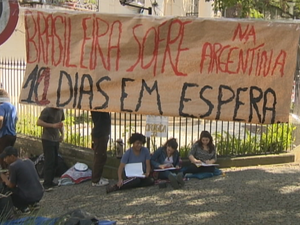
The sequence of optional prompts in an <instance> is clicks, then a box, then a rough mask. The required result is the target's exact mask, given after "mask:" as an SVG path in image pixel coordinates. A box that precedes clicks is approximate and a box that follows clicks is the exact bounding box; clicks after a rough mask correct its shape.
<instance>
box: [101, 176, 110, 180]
mask: <svg viewBox="0 0 300 225" xmlns="http://www.w3.org/2000/svg"><path fill="white" fill-rule="evenodd" d="M100 180H106V181H109V179H107V178H104V177H101V179H100Z"/></svg>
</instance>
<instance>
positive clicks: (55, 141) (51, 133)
mask: <svg viewBox="0 0 300 225" xmlns="http://www.w3.org/2000/svg"><path fill="white" fill-rule="evenodd" d="M64 120H65V115H64V111H63V110H62V109H59V108H54V107H46V108H44V109H43V110H42V112H41V114H40V117H39V119H38V120H37V125H38V126H41V127H43V134H42V145H43V153H44V163H45V164H44V183H43V186H44V189H45V191H49V190H51V189H52V188H53V187H55V186H57V183H55V182H53V180H54V177H55V172H56V168H57V165H58V149H59V143H60V142H61V141H63V139H64V129H63V123H62V121H64Z"/></svg>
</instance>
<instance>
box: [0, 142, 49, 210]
mask: <svg viewBox="0 0 300 225" xmlns="http://www.w3.org/2000/svg"><path fill="white" fill-rule="evenodd" d="M0 158H2V159H3V160H4V161H5V162H6V163H7V164H8V165H9V166H8V172H9V178H8V177H7V175H6V174H4V173H1V179H2V181H3V182H4V183H5V185H6V186H7V188H9V189H11V191H12V195H11V199H12V202H13V205H14V206H15V207H16V208H17V209H19V210H21V212H23V213H29V212H30V209H29V208H28V207H29V206H32V207H37V206H38V202H39V201H40V200H41V199H42V197H43V194H44V189H43V187H42V185H41V183H40V180H39V177H38V174H37V172H36V169H35V167H34V164H33V162H32V161H31V160H29V159H25V160H22V159H20V158H19V157H18V150H17V149H16V148H14V147H12V146H8V147H6V148H5V149H4V150H3V152H2V154H1V155H0Z"/></svg>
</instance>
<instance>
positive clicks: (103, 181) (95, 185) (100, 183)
mask: <svg viewBox="0 0 300 225" xmlns="http://www.w3.org/2000/svg"><path fill="white" fill-rule="evenodd" d="M108 184H109V181H108V180H107V179H102V178H101V179H100V180H99V182H97V183H93V182H92V186H93V187H102V186H105V185H108Z"/></svg>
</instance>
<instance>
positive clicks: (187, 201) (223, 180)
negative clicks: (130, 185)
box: [37, 163, 300, 225]
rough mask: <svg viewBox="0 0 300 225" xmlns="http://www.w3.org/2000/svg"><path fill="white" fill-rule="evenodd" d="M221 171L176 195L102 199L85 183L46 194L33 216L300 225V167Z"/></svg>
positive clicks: (162, 192)
mask: <svg viewBox="0 0 300 225" xmlns="http://www.w3.org/2000/svg"><path fill="white" fill-rule="evenodd" d="M223 171H224V172H225V175H224V176H219V177H214V178H208V179H205V180H196V179H191V180H189V181H187V182H186V184H185V187H184V188H183V189H180V190H173V189H172V188H171V187H170V186H168V187H167V188H164V189H159V188H158V185H155V186H152V187H147V188H139V189H134V190H127V191H119V192H113V193H110V194H106V192H105V187H92V186H91V183H90V182H85V183H82V184H78V185H72V186H62V187H57V188H55V190H54V191H52V192H47V193H45V196H44V198H43V200H42V201H41V210H40V211H39V212H38V213H37V214H38V215H40V216H46V217H52V218H54V217H58V216H60V215H62V214H64V213H66V212H68V211H70V210H74V209H78V208H80V209H82V210H84V211H86V212H89V213H91V214H92V215H94V216H96V217H97V218H98V219H100V220H104V219H109V220H115V221H117V225H120V224H130V225H133V224H160V225H162V224H172V225H173V224H178V225H181V224H189V225H190V224H195V225H199V224H205V225H227V224H228V225H232V224H237V225H238V224H241V225H242V224H243V225H244V224H247V225H248V224H259V225H262V224H266V225H274V224H285V225H289V224H291V225H293V224H299V222H300V211H299V208H300V200H299V199H300V186H299V184H300V165H299V163H292V164H282V165H270V166H257V167H247V168H230V169H223ZM110 183H111V184H114V183H116V181H114V180H111V181H110Z"/></svg>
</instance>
